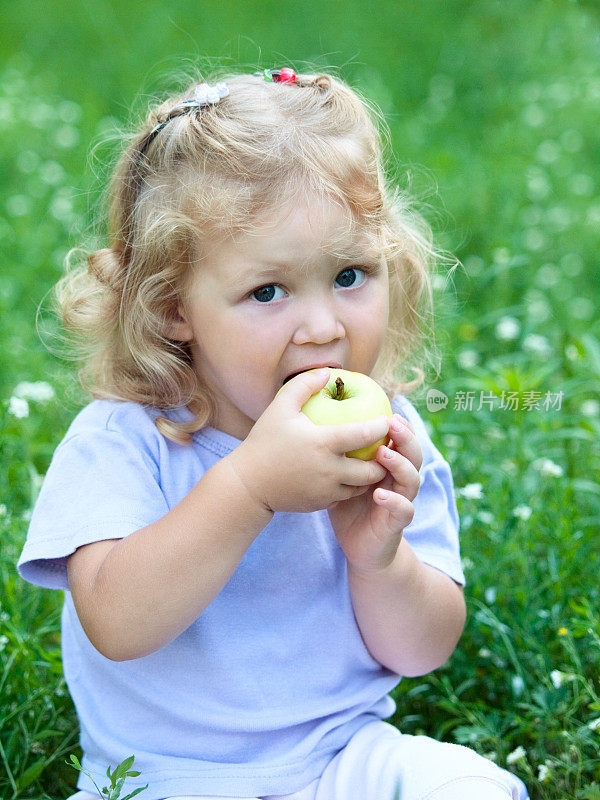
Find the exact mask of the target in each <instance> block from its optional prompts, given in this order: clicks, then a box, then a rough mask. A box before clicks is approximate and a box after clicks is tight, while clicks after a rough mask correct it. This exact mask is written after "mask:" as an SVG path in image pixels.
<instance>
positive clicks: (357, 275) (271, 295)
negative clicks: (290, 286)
mask: <svg viewBox="0 0 600 800" xmlns="http://www.w3.org/2000/svg"><path fill="white" fill-rule="evenodd" d="M365 278H366V272H365V270H363V269H358V267H348V268H347V269H344V270H342V271H341V272H340V274H339V275H338V276H337V278H336V281H337V282H338V283H339V284H340V286H342V287H343V288H344V289H349V288H350V287H351V286H360V285H361V284H362V283H363V282H364V280H365ZM277 292H281V294H280V295H277ZM283 294H284V292H283V289H282V288H281V286H278V285H277V284H276V283H270V284H268V285H267V286H261V287H260V288H259V289H255V290H254V291H253V292H252V297H253V298H254V299H255V300H257V301H258V302H259V303H270V302H271V300H280V299H281V298H282V297H283Z"/></svg>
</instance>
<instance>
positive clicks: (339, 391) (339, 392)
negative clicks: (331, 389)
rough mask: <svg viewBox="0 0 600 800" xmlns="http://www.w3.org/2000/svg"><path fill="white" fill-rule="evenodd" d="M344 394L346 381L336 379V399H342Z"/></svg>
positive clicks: (334, 397) (334, 396)
mask: <svg viewBox="0 0 600 800" xmlns="http://www.w3.org/2000/svg"><path fill="white" fill-rule="evenodd" d="M343 394H344V381H343V380H342V379H341V378H336V379H335V394H334V395H332V397H333V399H334V400H342V399H343Z"/></svg>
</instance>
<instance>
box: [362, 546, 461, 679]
mask: <svg viewBox="0 0 600 800" xmlns="http://www.w3.org/2000/svg"><path fill="white" fill-rule="evenodd" d="M348 580H349V585H350V593H351V596H352V605H353V608H354V615H355V617H356V621H357V623H358V627H359V629H360V632H361V634H362V637H363V640H364V642H365V644H366V646H367V649H368V650H369V652H370V653H371V655H372V656H373V658H375V659H376V660H377V661H379V663H380V664H383V665H384V666H386V667H387V668H388V669H390V670H392V671H393V672H397V673H398V674H399V675H404V676H406V677H415V676H417V675H425V674H426V673H427V672H431V671H432V670H434V669H437V668H438V667H439V666H441V665H442V664H443V663H444V662H445V661H446V660H447V659H448V658H449V657H450V656H451V655H452V652H453V651H454V648H455V647H456V645H457V643H458V640H459V638H460V635H461V633H462V631H463V628H464V624H465V618H466V608H465V599H464V595H463V592H462V587H460V586H459V585H458V584H457V583H455V582H454V581H453V580H452V578H449V577H448V575H445V574H444V573H443V572H440V571H439V570H437V569H435V568H434V567H431V566H429V565H428V564H424V563H423V562H422V561H420V560H419V559H418V558H417V556H416V555H415V553H414V552H413V550H412V548H411V546H410V545H409V544H408V542H407V541H406V540H405V539H402V541H401V542H400V546H399V547H398V550H397V552H396V556H395V558H394V560H393V561H392V563H391V564H390V565H389V567H386V568H385V569H383V570H381V571H379V572H371V573H362V572H358V571H357V570H355V569H353V568H352V566H351V565H348Z"/></svg>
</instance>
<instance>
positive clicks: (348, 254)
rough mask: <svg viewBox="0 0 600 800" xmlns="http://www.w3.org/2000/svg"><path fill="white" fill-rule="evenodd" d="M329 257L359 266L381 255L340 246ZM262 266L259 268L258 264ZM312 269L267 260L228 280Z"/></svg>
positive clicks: (373, 250)
mask: <svg viewBox="0 0 600 800" xmlns="http://www.w3.org/2000/svg"><path fill="white" fill-rule="evenodd" d="M329 255H330V257H331V258H332V260H336V261H338V262H347V263H350V262H352V263H356V264H360V263H361V262H365V261H368V262H374V261H379V260H380V256H381V254H380V253H379V251H378V250H377V249H376V248H374V247H372V246H371V247H369V246H365V247H360V246H356V245H342V246H340V247H339V248H337V249H336V250H335V251H329ZM261 262H262V264H263V265H264V266H262V267H261V266H259V265H260V264H261ZM312 269H313V265H312V264H311V263H310V262H308V261H307V262H302V263H299V264H296V262H295V261H294V259H286V258H281V259H280V258H277V257H273V258H269V260H268V261H267V260H263V259H261V260H260V261H258V260H257V262H256V268H254V269H253V268H252V267H248V266H246V267H242V268H241V269H239V270H236V271H235V272H233V273H232V275H231V277H230V279H231V280H232V281H233V282H236V283H237V282H238V281H241V280H245V279H248V280H256V279H260V278H268V277H270V276H272V275H281V274H283V275H286V274H289V273H293V272H295V271H296V270H298V271H299V272H300V273H305V274H306V273H310V271H311V270H312Z"/></svg>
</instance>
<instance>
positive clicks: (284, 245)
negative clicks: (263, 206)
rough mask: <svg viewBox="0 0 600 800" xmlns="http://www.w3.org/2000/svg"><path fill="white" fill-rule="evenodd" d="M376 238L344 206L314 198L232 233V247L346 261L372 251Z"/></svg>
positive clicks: (276, 210)
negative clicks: (317, 253) (337, 257)
mask: <svg viewBox="0 0 600 800" xmlns="http://www.w3.org/2000/svg"><path fill="white" fill-rule="evenodd" d="M374 238H375V237H374V232H373V230H372V228H371V229H369V228H368V227H367V226H366V225H365V224H364V223H363V224H361V223H360V222H358V221H357V220H356V219H355V218H354V217H353V216H352V214H351V212H350V211H349V210H348V209H346V208H344V206H343V205H342V204H341V203H339V202H338V201H336V200H334V199H329V198H327V197H314V198H311V199H306V200H302V201H296V202H289V203H286V204H285V205H283V206H280V207H276V208H271V209H269V210H268V211H266V212H265V213H263V214H262V215H261V217H260V218H259V219H257V220H254V221H253V223H252V225H250V226H248V227H246V228H245V229H244V230H243V231H239V232H235V233H233V234H232V245H233V246H234V247H236V248H239V249H241V250H245V251H246V252H248V253H249V254H250V253H256V254H263V253H266V254H267V255H269V256H270V257H273V255H274V252H273V251H274V250H276V251H278V252H280V253H281V254H282V255H285V254H286V253H287V254H288V255H289V257H291V258H297V257H298V256H301V255H305V256H306V255H307V253H308V252H315V251H321V252H323V253H329V254H339V255H340V257H344V256H346V255H347V256H351V255H352V254H355V253H356V252H357V251H364V250H365V249H370V248H372V247H373V243H374Z"/></svg>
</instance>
